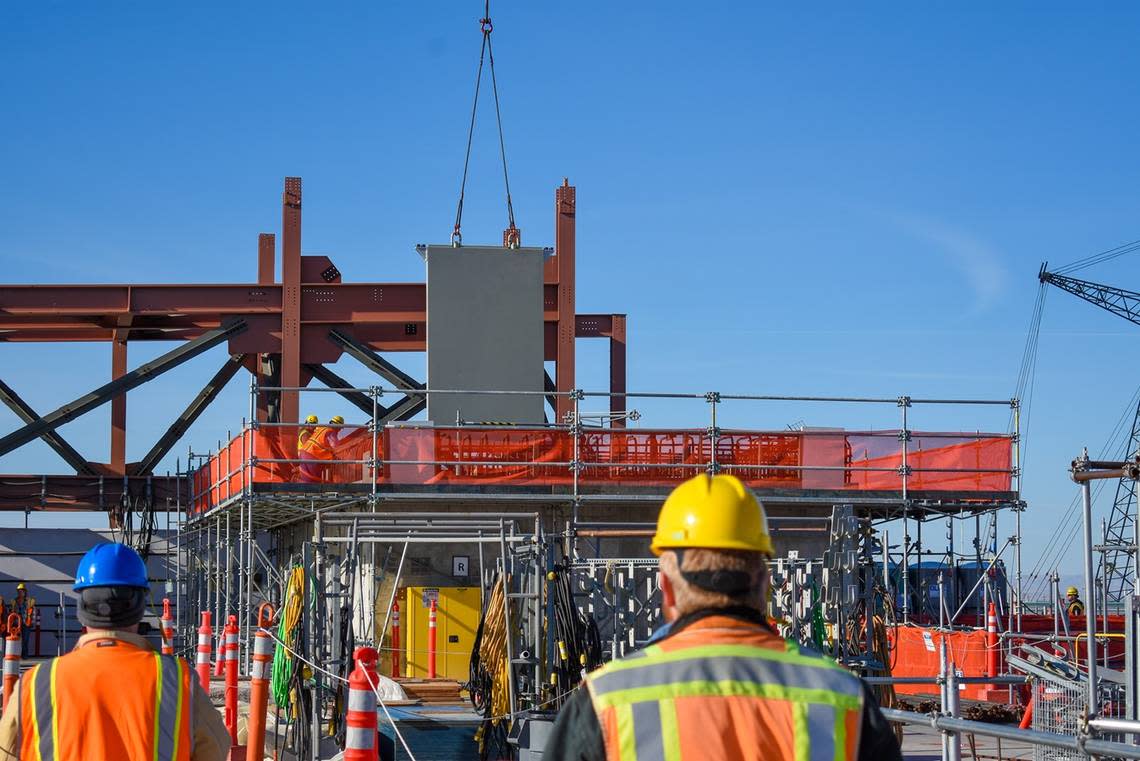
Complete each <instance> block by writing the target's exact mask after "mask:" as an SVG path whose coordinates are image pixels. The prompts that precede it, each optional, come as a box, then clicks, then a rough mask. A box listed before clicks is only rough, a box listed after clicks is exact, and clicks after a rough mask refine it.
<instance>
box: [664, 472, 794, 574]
mask: <svg viewBox="0 0 1140 761" xmlns="http://www.w3.org/2000/svg"><path fill="white" fill-rule="evenodd" d="M688 547H702V548H707V549H711V550H749V551H751V552H763V553H764V554H766V555H771V554H772V537H771V535H770V534H769V533H768V516H766V515H765V514H764V506H763V505H761V504H760V501H759V500H757V499H756V495H754V494H753V493H752V492H751V491H749V489H748V488H747V487H746V486H745V485H744V484H743V483H741V481H740V479H739V478H737V477H736V476H727V475H725V476H721V475H718V476H708V475H705V474H703V473H702V474H701V475H699V476H696V477H695V478H690V479H689V480H688V481H685V482H684V483H683V484H681V485H680V486H678V487H677V488H676V489H674V490H673V492H672V493H671V494H670V495H669V496H668V498H666V500H665V504H664V505H662V506H661V513H660V515H658V516H657V533H656V535H655V536H654V537H653V543H652V544H650V545H649V549H651V550H653V554H654V555H660V554H661V551H662V550H669V549H683V548H688Z"/></svg>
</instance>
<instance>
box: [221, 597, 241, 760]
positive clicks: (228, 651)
mask: <svg viewBox="0 0 1140 761" xmlns="http://www.w3.org/2000/svg"><path fill="white" fill-rule="evenodd" d="M223 632H224V634H225V638H226V639H225V642H226V644H225V652H224V653H223V656H224V657H225V661H226V713H225V719H226V726H227V727H228V728H229V730H230V742H232V743H233V744H234V745H237V725H238V722H237V715H238V710H237V704H238V625H237V616H230V619H229V621H228V622H227V623H226V627H225V629H223ZM218 660H219V661H220V660H221V659H220V658H219V659H218Z"/></svg>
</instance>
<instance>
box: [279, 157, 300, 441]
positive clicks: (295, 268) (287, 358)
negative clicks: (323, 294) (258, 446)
mask: <svg viewBox="0 0 1140 761" xmlns="http://www.w3.org/2000/svg"><path fill="white" fill-rule="evenodd" d="M281 215H282V219H281V284H282V288H283V294H282V301H281V385H282V386H285V387H289V388H296V387H298V386H300V385H301V309H302V306H301V178H300V177H286V178H285V193H284V195H283V196H282V200H281ZM297 414H298V402H297V392H296V391H285V392H282V394H281V416H280V420H279V422H282V423H296V422H297Z"/></svg>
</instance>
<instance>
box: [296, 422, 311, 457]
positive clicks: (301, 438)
mask: <svg viewBox="0 0 1140 761" xmlns="http://www.w3.org/2000/svg"><path fill="white" fill-rule="evenodd" d="M312 433H313V429H312V428H302V429H301V430H300V431H298V432H297V451H298V452H300V451H301V449H302V447H304V446H305V442H306V441H308V439H309V436H311V435H312Z"/></svg>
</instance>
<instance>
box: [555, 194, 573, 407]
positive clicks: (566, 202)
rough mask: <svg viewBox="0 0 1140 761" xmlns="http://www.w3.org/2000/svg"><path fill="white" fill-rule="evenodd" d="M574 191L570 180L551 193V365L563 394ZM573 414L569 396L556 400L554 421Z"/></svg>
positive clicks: (567, 373)
mask: <svg viewBox="0 0 1140 761" xmlns="http://www.w3.org/2000/svg"><path fill="white" fill-rule="evenodd" d="M576 209H577V191H576V189H575V188H574V186H573V185H571V184H570V181H569V180H563V181H562V186H561V187H559V188H558V189H557V190H555V191H554V266H555V267H556V269H557V274H558V343H557V346H556V357H555V364H554V386H555V389H556V390H557V391H560V392H566V391H571V390H573V388H574V332H575V329H576V327H577V320H576V318H575V311H574V309H575V307H574V256H575V252H574V246H575V238H576V236H575V214H576V211H575V210H576ZM573 411H574V402H573V400H571V399H570V397H569V396H559V397H558V398H557V400H556V401H555V422H558V423H561V422H562V421H563V420H565V419H566V416H567V415H568V414H570V413H572V412H573Z"/></svg>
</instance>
